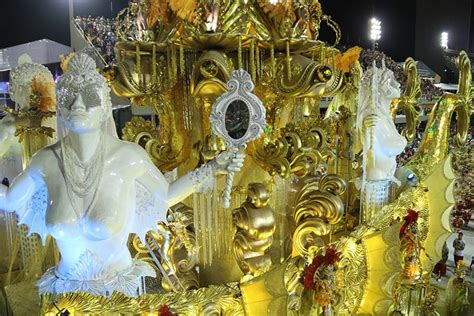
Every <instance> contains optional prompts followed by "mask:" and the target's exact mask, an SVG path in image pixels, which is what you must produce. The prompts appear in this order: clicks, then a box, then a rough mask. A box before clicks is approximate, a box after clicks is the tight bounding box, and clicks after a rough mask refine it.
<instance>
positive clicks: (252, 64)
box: [250, 40, 256, 82]
mask: <svg viewBox="0 0 474 316" xmlns="http://www.w3.org/2000/svg"><path fill="white" fill-rule="evenodd" d="M250 73H251V74H252V80H253V82H255V77H256V71H255V44H254V41H253V40H252V41H251V42H250Z"/></svg>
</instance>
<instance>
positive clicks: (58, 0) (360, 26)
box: [0, 0, 474, 61]
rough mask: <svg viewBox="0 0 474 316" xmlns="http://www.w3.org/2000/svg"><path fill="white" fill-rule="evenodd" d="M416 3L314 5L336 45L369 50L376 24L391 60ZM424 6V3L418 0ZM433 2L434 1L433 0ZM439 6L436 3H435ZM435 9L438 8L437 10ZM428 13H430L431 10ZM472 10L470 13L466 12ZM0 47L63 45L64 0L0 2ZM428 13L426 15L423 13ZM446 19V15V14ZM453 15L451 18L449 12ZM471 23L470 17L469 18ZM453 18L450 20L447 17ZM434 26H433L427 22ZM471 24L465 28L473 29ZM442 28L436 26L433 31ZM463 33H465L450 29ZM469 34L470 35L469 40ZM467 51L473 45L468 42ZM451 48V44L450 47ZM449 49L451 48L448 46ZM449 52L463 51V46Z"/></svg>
mask: <svg viewBox="0 0 474 316" xmlns="http://www.w3.org/2000/svg"><path fill="white" fill-rule="evenodd" d="M419 1H420V0H416V1H415V0H320V2H321V4H322V7H323V11H324V12H325V13H326V14H328V15H330V16H332V17H333V19H334V20H335V21H336V22H337V23H339V25H340V26H341V29H342V40H341V42H342V43H344V44H348V45H360V46H362V47H370V42H369V40H368V28H369V26H368V20H369V18H370V17H372V16H376V17H377V18H378V19H379V20H381V21H382V39H381V40H380V44H379V47H380V49H381V50H383V51H384V52H386V53H387V54H388V55H389V56H391V57H392V58H394V59H395V60H397V61H403V60H404V59H405V58H406V57H408V56H414V55H415V26H416V19H417V12H416V3H417V2H419ZM421 1H425V2H428V3H431V2H429V1H428V0H421ZM466 1H472V0H450V1H448V0H446V1H445V2H446V3H449V4H450V5H452V6H456V2H466ZM435 2H436V1H435ZM438 2H439V0H438ZM127 3H128V0H112V4H113V12H112V13H111V7H110V4H111V1H110V0H74V13H75V14H76V15H92V16H96V15H103V16H107V17H111V16H115V15H116V14H117V12H118V11H120V9H122V8H124V7H125V6H126V5H127ZM438 8H441V7H438ZM430 10H433V11H436V10H437V8H436V5H435V6H433V8H430ZM472 11H474V10H472ZM0 13H1V18H0V30H2V31H1V35H0V48H5V47H9V46H13V45H18V44H22V43H26V42H29V41H34V40H38V39H42V38H48V39H51V40H54V41H57V42H60V43H63V44H66V45H67V44H68V43H69V29H68V27H69V26H68V17H69V11H68V0H0ZM427 13H428V14H430V12H427ZM446 14H447V15H448V16H449V14H450V13H449V12H448V13H446ZM451 14H455V13H451ZM470 16H471V20H473V19H474V15H473V14H471V15H470ZM450 18H451V19H456V16H452V17H450ZM433 23H436V21H433ZM473 26H474V22H473V23H471V27H470V28H471V29H473ZM439 27H442V26H439ZM322 28H323V29H322V30H321V36H320V38H321V39H322V40H328V41H332V39H333V38H332V36H331V35H330V33H328V32H327V31H325V30H324V28H325V26H323V27H322ZM452 31H453V32H466V33H469V31H470V30H469V29H465V30H452ZM472 33H474V31H473V32H471V37H473V35H474V34H472ZM470 42H471V47H472V46H474V40H471V41H470ZM455 44H456V43H455V42H454V44H453V45H454V46H456V45H455ZM453 45H451V46H453ZM458 46H461V47H453V48H455V49H467V47H463V46H467V45H465V44H464V42H463V43H462V44H460V45H458Z"/></svg>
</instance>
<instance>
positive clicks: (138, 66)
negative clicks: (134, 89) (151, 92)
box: [135, 44, 142, 86]
mask: <svg viewBox="0 0 474 316" xmlns="http://www.w3.org/2000/svg"><path fill="white" fill-rule="evenodd" d="M135 58H136V61H135V71H136V72H137V76H138V85H139V86H141V84H142V75H141V72H142V66H141V60H140V46H139V45H138V44H137V45H136V46H135Z"/></svg>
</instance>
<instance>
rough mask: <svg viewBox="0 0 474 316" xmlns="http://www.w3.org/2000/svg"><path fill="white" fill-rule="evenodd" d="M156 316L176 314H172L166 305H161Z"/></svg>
mask: <svg viewBox="0 0 474 316" xmlns="http://www.w3.org/2000/svg"><path fill="white" fill-rule="evenodd" d="M158 315H160V316H176V315H177V314H175V313H173V312H172V311H171V310H170V308H169V306H168V305H166V304H165V305H163V306H161V307H160V309H159V310H158Z"/></svg>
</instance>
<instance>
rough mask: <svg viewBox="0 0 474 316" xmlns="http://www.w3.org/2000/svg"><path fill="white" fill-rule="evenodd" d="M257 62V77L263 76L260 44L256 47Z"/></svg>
mask: <svg viewBox="0 0 474 316" xmlns="http://www.w3.org/2000/svg"><path fill="white" fill-rule="evenodd" d="M255 61H256V64H257V75H258V76H259V77H260V76H261V69H260V48H259V47H258V43H257V45H256V46H255Z"/></svg>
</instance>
